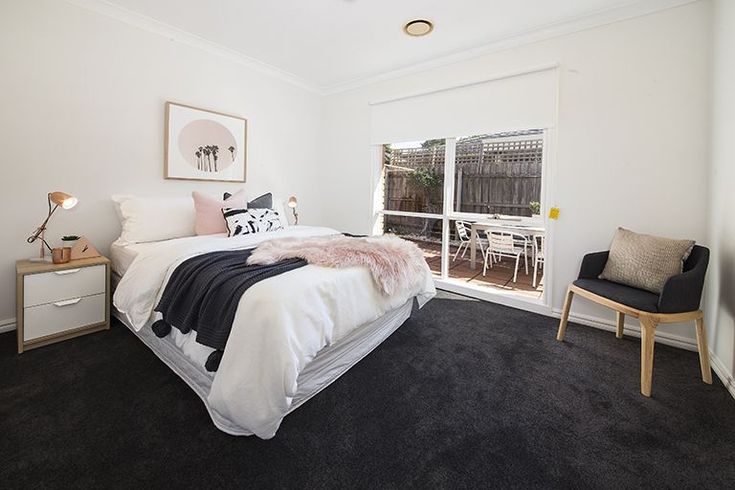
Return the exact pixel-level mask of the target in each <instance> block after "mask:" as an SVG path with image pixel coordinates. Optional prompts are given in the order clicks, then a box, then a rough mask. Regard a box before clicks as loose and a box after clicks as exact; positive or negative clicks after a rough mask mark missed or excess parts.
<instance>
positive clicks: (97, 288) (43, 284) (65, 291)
mask: <svg viewBox="0 0 735 490" xmlns="http://www.w3.org/2000/svg"><path fill="white" fill-rule="evenodd" d="M106 283H107V278H106V271H105V266H104V265H95V266H92V267H80V268H78V269H66V270H62V271H55V272H44V273H42V274H29V275H27V276H25V278H24V279H23V307H24V308H27V307H29V306H36V305H43V304H46V303H53V302H57V301H61V300H65V299H71V298H80V297H82V296H91V295H93V294H99V293H104V292H105V285H106Z"/></svg>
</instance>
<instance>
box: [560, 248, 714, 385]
mask: <svg viewBox="0 0 735 490" xmlns="http://www.w3.org/2000/svg"><path fill="white" fill-rule="evenodd" d="M608 255H609V252H596V253H590V254H587V255H585V256H584V258H583V259H582V266H581V267H580V270H579V276H578V277H577V280H576V281H574V282H573V283H572V284H571V285H570V286H569V289H568V290H567V296H566V300H565V301H564V309H563V311H562V316H561V321H560V322H559V331H558V333H557V336H556V338H557V340H559V341H563V340H564V334H565V332H566V328H567V321H568V319H569V310H570V308H571V305H572V299H573V297H574V294H578V295H579V296H582V297H584V298H587V299H589V300H591V301H594V302H595V303H598V304H601V305H603V306H606V307H608V308H611V309H613V310H615V311H616V313H617V322H616V324H617V332H616V336H617V337H618V338H622V337H623V328H624V324H625V315H630V316H633V317H636V318H638V319H639V320H640V324H641V393H643V394H644V395H646V396H651V379H652V374H653V345H654V338H655V335H656V326H657V325H658V324H659V323H674V322H685V321H692V320H694V321H695V323H696V329H697V345H698V348H699V361H700V367H701V370H702V379H703V380H704V382H705V383H712V373H711V370H710V365H709V352H708V350H707V334H706V332H705V327H704V314H703V313H702V311H701V310H699V304H700V302H701V299H702V288H703V287H704V276H705V273H706V272H707V265H708V263H709V250H708V249H707V248H706V247H702V246H699V245H695V246H694V248H693V249H692V252H691V253H690V254H689V257H688V258H687V260H686V262H685V263H684V268H683V272H682V273H681V274H678V275H676V276H673V277H671V278H669V279H668V281H667V282H666V283H665V285H664V287H663V290H662V291H661V294H655V293H652V292H650V291H644V290H642V289H637V288H633V287H630V286H626V285H623V284H618V283H615V282H611V281H607V280H605V279H599V276H600V274H601V273H602V271H603V269H604V268H605V264H606V262H607V258H608Z"/></svg>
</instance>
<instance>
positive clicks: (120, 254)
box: [110, 233, 226, 277]
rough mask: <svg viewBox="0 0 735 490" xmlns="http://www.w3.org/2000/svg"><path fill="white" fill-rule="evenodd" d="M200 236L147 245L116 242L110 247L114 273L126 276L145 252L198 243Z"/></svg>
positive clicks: (219, 235)
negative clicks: (187, 243)
mask: <svg viewBox="0 0 735 490" xmlns="http://www.w3.org/2000/svg"><path fill="white" fill-rule="evenodd" d="M208 236H209V237H224V236H226V234H225V233H215V234H213V235H208ZM201 238H202V237H200V236H187V237H183V238H173V239H171V240H163V241H160V242H146V243H129V244H126V243H125V242H121V241H119V240H116V241H115V242H114V243H113V244H112V245H110V262H112V271H113V272H115V273H117V274H118V275H119V276H120V277H122V276H124V275H125V273H126V272H127V271H128V268H129V267H130V264H132V263H133V261H134V260H135V258H136V257H137V256H138V255H140V254H141V253H143V252H146V251H148V250H152V249H153V248H155V247H159V246H161V245H162V244H163V245H176V244H177V243H185V242H196V241H197V240H201Z"/></svg>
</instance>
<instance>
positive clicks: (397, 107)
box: [371, 68, 557, 144]
mask: <svg viewBox="0 0 735 490" xmlns="http://www.w3.org/2000/svg"><path fill="white" fill-rule="evenodd" d="M556 80H557V76H556V68H546V69H541V70H538V71H534V72H530V73H524V74H520V75H514V76H508V77H504V78H500V79H496V80H489V81H484V82H479V83H474V84H470V85H465V86H460V87H456V88H450V89H443V90H437V91H435V92H431V93H427V94H421V95H415V96H408V97H404V98H400V99H395V100H391V101H386V102H377V103H373V104H372V106H371V141H372V143H373V144H386V143H399V142H404V141H419V140H426V139H434V138H449V137H458V136H469V135H473V134H481V133H496V132H505V131H517V130H522V129H528V128H548V127H550V126H552V125H553V123H554V118H555V112H556V84H557V82H556Z"/></svg>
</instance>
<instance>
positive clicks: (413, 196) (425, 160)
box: [383, 140, 446, 214]
mask: <svg viewBox="0 0 735 490" xmlns="http://www.w3.org/2000/svg"><path fill="white" fill-rule="evenodd" d="M445 147H446V145H445V141H444V140H427V141H411V142H407V143H396V144H391V145H384V146H383V171H384V172H383V175H384V180H383V199H384V201H383V206H384V208H383V209H386V210H390V211H410V212H414V213H433V214H441V213H442V211H443V206H444V149H445Z"/></svg>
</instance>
